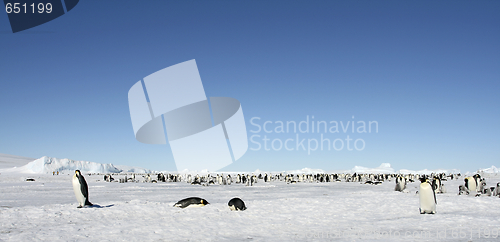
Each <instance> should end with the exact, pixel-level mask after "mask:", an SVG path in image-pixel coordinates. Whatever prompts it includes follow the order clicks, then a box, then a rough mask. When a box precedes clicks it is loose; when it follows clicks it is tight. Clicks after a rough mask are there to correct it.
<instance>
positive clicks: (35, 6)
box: [3, 0, 79, 33]
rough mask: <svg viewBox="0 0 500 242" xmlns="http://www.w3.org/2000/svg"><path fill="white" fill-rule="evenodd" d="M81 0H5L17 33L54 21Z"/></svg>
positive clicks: (11, 25)
mask: <svg viewBox="0 0 500 242" xmlns="http://www.w3.org/2000/svg"><path fill="white" fill-rule="evenodd" d="M78 2H79V0H63V1H61V0H44V1H19V0H4V1H3V3H4V5H5V12H6V13H7V15H8V17H9V22H10V27H11V28H12V32H13V33H16V32H19V31H23V30H26V29H30V28H33V27H36V26H38V25H41V24H44V23H47V22H49V21H52V20H54V19H56V18H58V17H60V16H62V15H64V13H66V12H69V11H70V10H71V9H73V8H74V7H75V6H76V5H77V4H78Z"/></svg>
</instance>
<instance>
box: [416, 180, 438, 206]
mask: <svg viewBox="0 0 500 242" xmlns="http://www.w3.org/2000/svg"><path fill="white" fill-rule="evenodd" d="M420 182H421V183H420V188H419V191H418V196H419V199H420V214H424V213H430V214H435V213H436V204H437V201H436V193H434V189H433V187H432V185H431V184H430V183H429V180H427V179H426V178H421V179H420Z"/></svg>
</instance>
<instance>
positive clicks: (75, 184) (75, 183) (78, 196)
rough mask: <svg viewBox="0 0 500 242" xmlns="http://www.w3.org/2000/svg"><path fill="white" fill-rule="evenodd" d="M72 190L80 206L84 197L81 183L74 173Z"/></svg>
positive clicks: (83, 201) (82, 204) (83, 202)
mask: <svg viewBox="0 0 500 242" xmlns="http://www.w3.org/2000/svg"><path fill="white" fill-rule="evenodd" d="M73 191H74V192H75V196H76V200H77V201H78V203H79V204H80V206H84V205H85V197H84V196H83V193H82V189H81V184H80V181H79V180H78V177H76V175H73Z"/></svg>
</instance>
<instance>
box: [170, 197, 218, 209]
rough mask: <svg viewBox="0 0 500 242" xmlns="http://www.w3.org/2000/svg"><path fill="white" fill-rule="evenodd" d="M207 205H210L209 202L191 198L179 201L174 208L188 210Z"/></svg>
mask: <svg viewBox="0 0 500 242" xmlns="http://www.w3.org/2000/svg"><path fill="white" fill-rule="evenodd" d="M207 204H210V203H209V202H207V200H205V199H203V198H199V197H189V198H185V199H182V200H180V201H178V202H177V203H176V204H174V207H179V208H187V207H203V206H205V205H207Z"/></svg>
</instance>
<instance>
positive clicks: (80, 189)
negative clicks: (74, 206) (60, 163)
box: [73, 170, 93, 208]
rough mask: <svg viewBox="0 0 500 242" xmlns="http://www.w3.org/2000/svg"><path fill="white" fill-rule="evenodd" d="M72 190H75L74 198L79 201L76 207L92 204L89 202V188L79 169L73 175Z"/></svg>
mask: <svg viewBox="0 0 500 242" xmlns="http://www.w3.org/2000/svg"><path fill="white" fill-rule="evenodd" d="M73 191H74V192H75V196H76V200H77V201H78V203H79V206H78V208H82V207H84V206H92V205H93V204H92V203H91V202H89V189H88V186H87V182H86V181H85V178H83V176H82V174H81V173H80V170H76V171H75V175H74V176H73Z"/></svg>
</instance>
